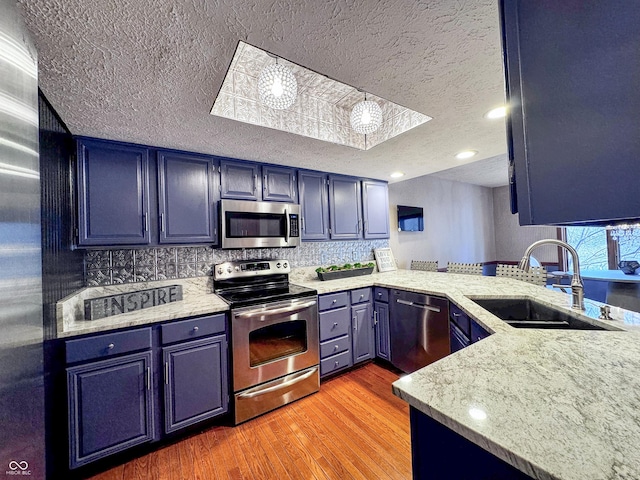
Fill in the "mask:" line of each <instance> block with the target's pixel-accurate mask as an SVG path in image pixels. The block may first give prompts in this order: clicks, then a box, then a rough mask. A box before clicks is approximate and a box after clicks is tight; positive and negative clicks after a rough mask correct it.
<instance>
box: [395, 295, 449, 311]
mask: <svg viewBox="0 0 640 480" xmlns="http://www.w3.org/2000/svg"><path fill="white" fill-rule="evenodd" d="M396 302H398V303H400V304H402V305H407V306H408V307H416V308H422V309H423V310H429V311H431V312H436V313H440V307H432V306H431V305H422V304H421V303H413V302H408V301H407V300H402V299H400V298H398V299H396Z"/></svg>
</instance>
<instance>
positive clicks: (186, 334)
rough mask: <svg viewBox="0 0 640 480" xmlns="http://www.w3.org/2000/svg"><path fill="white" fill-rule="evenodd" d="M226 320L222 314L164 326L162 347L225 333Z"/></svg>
mask: <svg viewBox="0 0 640 480" xmlns="http://www.w3.org/2000/svg"><path fill="white" fill-rule="evenodd" d="M224 320H225V315H224V314H220V315H211V316H208V317H199V318H190V319H189V320H181V321H179V322H173V323H168V324H165V325H162V326H161V327H160V329H161V331H162V345H167V344H169V343H174V342H180V341H182V340H193V339H195V338H201V337H206V336H207V335H215V334H217V333H224V331H225V321H224Z"/></svg>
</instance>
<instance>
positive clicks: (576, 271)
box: [518, 238, 584, 310]
mask: <svg viewBox="0 0 640 480" xmlns="http://www.w3.org/2000/svg"><path fill="white" fill-rule="evenodd" d="M540 245H558V246H559V247H563V248H565V249H566V250H567V251H568V252H569V253H570V254H571V259H572V260H573V275H572V276H571V308H573V309H574V310H584V284H583V283H582V277H581V276H580V261H579V260H578V252H576V249H575V248H573V247H572V246H571V245H569V244H568V243H567V242H563V241H562V240H556V239H554V238H547V239H545V240H538V241H537V242H534V243H532V244H531V245H529V247H528V248H527V250H526V251H525V252H524V256H523V257H522V260H520V265H518V267H519V268H520V269H521V270H524V271H526V272H528V271H529V266H530V264H529V262H530V258H531V253H532V252H533V251H534V250H535V249H536V248H538V247H539V246H540ZM553 286H554V287H557V288H562V287H563V286H564V287H566V285H553Z"/></svg>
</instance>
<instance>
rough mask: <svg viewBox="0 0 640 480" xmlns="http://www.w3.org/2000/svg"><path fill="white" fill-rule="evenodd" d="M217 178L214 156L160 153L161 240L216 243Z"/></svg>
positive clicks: (159, 218)
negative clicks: (215, 187)
mask: <svg viewBox="0 0 640 480" xmlns="http://www.w3.org/2000/svg"><path fill="white" fill-rule="evenodd" d="M216 178H217V173H216V164H215V162H214V159H213V158H212V157H206V156H198V155H191V154H186V153H174V152H166V151H162V150H161V151H159V152H158V207H159V208H158V215H159V216H158V224H159V228H160V235H159V241H160V243H171V244H176V243H196V242H203V243H205V242H206V243H216V233H217V227H216V224H217V213H216V212H217V209H216V199H215V197H214V195H215V193H214V192H215V190H214V185H215V184H216V181H215V179H216Z"/></svg>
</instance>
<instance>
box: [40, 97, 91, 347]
mask: <svg viewBox="0 0 640 480" xmlns="http://www.w3.org/2000/svg"><path fill="white" fill-rule="evenodd" d="M38 106H39V112H40V189H41V195H42V196H41V202H42V224H41V228H42V296H43V304H44V313H43V315H44V319H43V321H44V336H45V339H51V338H55V335H56V316H55V315H56V302H57V301H58V300H60V299H61V298H64V297H66V296H67V295H69V294H71V293H73V292H74V291H76V290H78V289H80V288H82V287H83V286H84V264H83V261H84V257H83V254H82V252H80V251H74V250H72V249H71V246H72V240H73V232H74V228H75V227H74V218H75V215H74V208H73V200H72V198H73V197H72V192H71V185H72V184H73V182H71V178H72V175H73V171H72V166H71V155H72V152H73V151H74V150H73V139H72V137H71V132H69V129H67V127H66V125H65V124H64V123H63V122H62V120H61V119H60V117H58V115H57V114H56V112H55V110H54V109H53V108H52V107H51V104H49V102H48V101H47V99H46V98H45V96H44V95H43V93H42V92H41V91H39V92H38Z"/></svg>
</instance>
